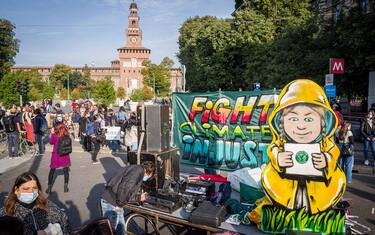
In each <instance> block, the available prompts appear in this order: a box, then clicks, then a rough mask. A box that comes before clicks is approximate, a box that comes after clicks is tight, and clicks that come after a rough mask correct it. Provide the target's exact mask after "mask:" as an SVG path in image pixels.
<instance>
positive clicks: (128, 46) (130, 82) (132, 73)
mask: <svg viewBox="0 0 375 235" xmlns="http://www.w3.org/2000/svg"><path fill="white" fill-rule="evenodd" d="M129 11H130V12H129V16H128V29H127V31H126V35H125V38H126V42H125V47H121V48H119V49H117V51H118V53H119V61H120V86H121V87H124V88H125V91H126V94H127V95H128V96H130V95H131V93H132V91H133V90H134V89H139V88H142V87H143V77H142V74H141V69H142V63H143V61H145V60H148V59H149V58H150V53H151V50H150V49H148V48H144V47H142V30H141V28H140V25H139V19H140V18H139V16H138V6H137V4H136V3H135V2H132V3H131V4H130V7H129Z"/></svg>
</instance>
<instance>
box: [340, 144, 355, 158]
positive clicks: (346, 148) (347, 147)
mask: <svg viewBox="0 0 375 235" xmlns="http://www.w3.org/2000/svg"><path fill="white" fill-rule="evenodd" d="M341 153H342V154H343V155H345V156H353V154H354V151H353V145H352V144H343V145H342V147H341Z"/></svg>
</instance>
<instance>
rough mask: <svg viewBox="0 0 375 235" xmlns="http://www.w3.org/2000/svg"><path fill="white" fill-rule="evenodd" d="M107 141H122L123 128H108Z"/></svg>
mask: <svg viewBox="0 0 375 235" xmlns="http://www.w3.org/2000/svg"><path fill="white" fill-rule="evenodd" d="M105 139H106V140H120V139H121V127H119V126H111V127H108V128H107V133H105Z"/></svg>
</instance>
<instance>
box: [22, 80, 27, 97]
mask: <svg viewBox="0 0 375 235" xmlns="http://www.w3.org/2000/svg"><path fill="white" fill-rule="evenodd" d="M21 93H22V95H23V96H27V94H28V93H29V81H27V80H25V81H24V82H23V86H22V92H21Z"/></svg>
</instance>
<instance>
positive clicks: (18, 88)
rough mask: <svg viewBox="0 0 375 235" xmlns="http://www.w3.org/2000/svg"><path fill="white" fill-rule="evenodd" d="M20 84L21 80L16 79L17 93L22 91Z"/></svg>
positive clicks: (21, 83)
mask: <svg viewBox="0 0 375 235" xmlns="http://www.w3.org/2000/svg"><path fill="white" fill-rule="evenodd" d="M22 85H23V82H22V81H21V80H17V91H18V92H19V93H21V91H22Z"/></svg>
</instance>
